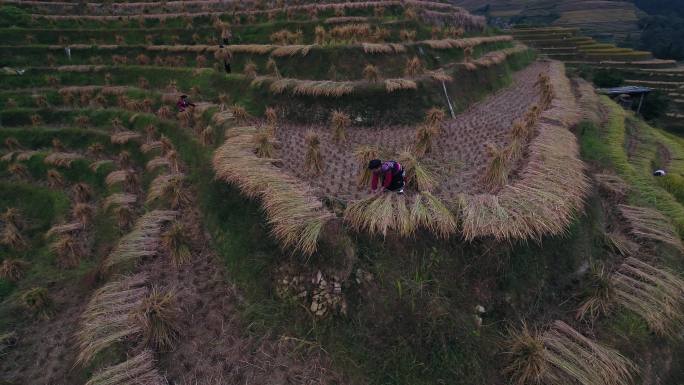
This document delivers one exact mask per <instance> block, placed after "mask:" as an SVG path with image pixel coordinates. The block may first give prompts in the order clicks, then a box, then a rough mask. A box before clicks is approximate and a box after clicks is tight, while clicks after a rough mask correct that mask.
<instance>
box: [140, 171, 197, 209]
mask: <svg viewBox="0 0 684 385" xmlns="http://www.w3.org/2000/svg"><path fill="white" fill-rule="evenodd" d="M157 200H164V201H166V202H168V203H169V205H170V206H171V208H172V209H174V210H178V209H180V208H181V207H184V206H187V205H188V204H189V203H190V201H191V197H190V193H189V192H188V189H187V187H186V186H185V176H184V175H183V174H163V175H159V176H158V177H156V178H154V180H153V181H152V184H151V186H150V191H149V192H148V194H147V199H146V203H147V204H150V203H153V202H154V201H157Z"/></svg>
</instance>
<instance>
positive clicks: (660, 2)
mask: <svg viewBox="0 0 684 385" xmlns="http://www.w3.org/2000/svg"><path fill="white" fill-rule="evenodd" d="M634 3H635V4H636V6H637V7H639V8H640V9H641V10H642V11H644V12H646V13H648V14H650V15H673V14H676V15H679V16H680V17H684V0H636V1H635V2H634Z"/></svg>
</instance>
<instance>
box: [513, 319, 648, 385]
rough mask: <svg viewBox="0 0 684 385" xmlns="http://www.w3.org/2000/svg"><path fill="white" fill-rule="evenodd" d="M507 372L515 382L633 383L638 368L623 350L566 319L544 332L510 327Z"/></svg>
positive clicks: (555, 323)
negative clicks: (603, 342)
mask: <svg viewBox="0 0 684 385" xmlns="http://www.w3.org/2000/svg"><path fill="white" fill-rule="evenodd" d="M506 354H507V355H508V356H509V357H510V358H509V365H508V366H507V367H506V368H504V371H503V372H504V374H505V375H507V376H510V377H511V381H512V383H514V384H518V385H523V384H530V383H534V384H546V383H563V384H568V383H575V382H576V383H579V384H582V385H599V384H600V385H629V384H631V383H632V380H633V377H634V375H635V374H636V373H637V371H638V369H637V367H636V365H634V363H632V362H631V361H630V360H628V359H627V358H625V357H624V356H622V355H621V354H620V353H619V352H617V351H615V350H613V349H610V348H608V347H605V346H602V345H599V344H598V343H596V342H594V341H592V340H590V339H589V338H587V337H585V336H583V335H582V334H581V333H579V332H578V331H576V330H575V329H573V328H572V327H570V326H569V325H567V324H566V323H564V322H562V321H555V322H554V323H553V324H552V325H551V327H550V328H549V329H548V330H546V331H544V332H531V331H529V329H527V327H526V326H525V325H523V328H522V330H520V331H517V330H513V329H510V330H509V341H508V343H507V351H506Z"/></svg>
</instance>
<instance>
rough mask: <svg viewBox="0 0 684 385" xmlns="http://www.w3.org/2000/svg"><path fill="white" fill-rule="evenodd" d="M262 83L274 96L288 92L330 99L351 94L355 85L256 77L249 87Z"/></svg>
mask: <svg viewBox="0 0 684 385" xmlns="http://www.w3.org/2000/svg"><path fill="white" fill-rule="evenodd" d="M264 83H267V84H269V86H268V87H269V91H270V92H271V93H273V94H276V95H278V94H282V93H284V92H285V91H290V92H291V93H292V94H293V95H303V96H316V97H321V96H322V97H330V98H338V97H340V96H344V95H350V94H352V93H353V92H354V85H355V83H354V82H347V81H344V82H335V81H330V80H298V79H287V78H286V79H278V78H275V77H269V76H260V77H257V78H256V79H254V80H253V81H252V83H251V85H252V87H260V86H261V85H262V84H264Z"/></svg>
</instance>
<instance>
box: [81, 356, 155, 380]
mask: <svg viewBox="0 0 684 385" xmlns="http://www.w3.org/2000/svg"><path fill="white" fill-rule="evenodd" d="M167 383H168V382H167V381H166V380H165V379H164V377H162V376H161V375H160V374H159V372H157V369H156V368H155V367H154V355H153V354H152V352H151V351H149V350H143V351H142V352H141V353H140V354H138V355H136V356H134V357H131V358H129V359H128V360H126V361H124V362H122V363H120V364H118V365H114V366H110V367H108V368H104V369H102V370H100V371H99V372H97V373H95V374H94V375H93V377H91V378H90V380H88V382H86V385H139V384H145V385H166V384H167Z"/></svg>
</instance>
